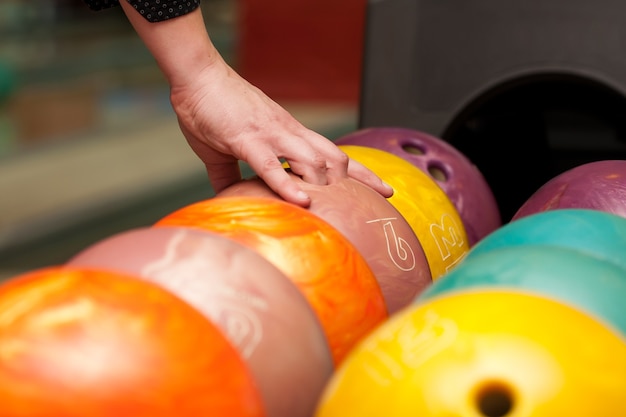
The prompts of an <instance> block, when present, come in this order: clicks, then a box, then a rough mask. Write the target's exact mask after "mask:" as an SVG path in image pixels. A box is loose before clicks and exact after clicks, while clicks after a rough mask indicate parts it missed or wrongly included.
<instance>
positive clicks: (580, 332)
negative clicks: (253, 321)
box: [315, 290, 626, 417]
mask: <svg viewBox="0 0 626 417" xmlns="http://www.w3.org/2000/svg"><path fill="white" fill-rule="evenodd" d="M625 396H626V339H623V338H622V337H621V336H619V335H618V333H615V332H613V331H611V330H610V329H609V328H608V327H606V326H605V325H603V324H602V323H601V322H599V321H596V320H594V319H593V318H592V317H591V316H588V315H585V314H584V313H582V312H581V311H579V310H577V309H574V308H572V307H569V306H567V305H565V304H561V303H558V302H556V301H554V300H552V299H549V298H544V297H540V296H537V295H532V294H529V293H521V292H520V293H515V292H505V291H495V290H493V291H492V290H490V291H481V292H466V293H462V294H461V293H457V294H455V295H447V296H442V297H439V298H435V299H432V300H431V301H429V302H427V303H423V304H420V305H414V306H410V307H407V308H406V309H404V310H402V311H401V312H400V313H397V314H396V315H395V316H393V317H392V318H391V319H389V320H388V321H387V322H385V323H384V324H383V325H381V326H380V327H378V328H377V329H376V330H374V331H373V332H372V333H370V335H368V336H367V337H366V338H365V339H363V340H362V341H361V343H359V344H358V346H357V347H355V349H354V350H353V351H352V352H351V353H350V355H348V357H347V358H346V360H345V361H344V362H343V364H342V366H341V367H340V368H339V369H338V370H337V372H336V373H335V375H333V377H332V378H331V380H330V381H329V384H328V385H327V387H326V389H325V391H324V393H323V395H322V398H321V400H320V402H319V405H318V409H317V412H316V414H315V417H345V416H350V417H380V416H386V417H418V416H419V417H429V416H432V417H435V416H436V417H444V416H445V417H452V416H455V417H505V416H506V417H555V416H594V417H609V416H626V397H625Z"/></svg>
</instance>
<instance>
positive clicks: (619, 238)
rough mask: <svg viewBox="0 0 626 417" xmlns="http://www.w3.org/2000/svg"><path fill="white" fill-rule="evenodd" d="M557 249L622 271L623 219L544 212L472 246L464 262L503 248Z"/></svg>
mask: <svg viewBox="0 0 626 417" xmlns="http://www.w3.org/2000/svg"><path fill="white" fill-rule="evenodd" d="M536 245H544V246H558V247H563V248H570V249H574V250H577V251H580V252H581V253H583V254H585V255H591V256H595V257H597V258H600V259H603V260H605V261H608V262H612V263H614V264H617V265H619V266H621V267H622V268H624V269H625V270H626V256H624V254H626V218H624V217H621V216H618V215H617V214H612V213H607V212H604V211H598V210H591V209H560V210H548V211H544V212H539V213H535V214H531V215H528V216H525V217H523V218H520V219H517V220H515V221H512V222H509V223H507V224H505V225H504V226H502V227H500V228H499V229H498V230H496V231H494V232H493V233H491V234H490V235H489V236H487V237H485V238H484V239H483V240H482V241H480V242H479V243H478V244H477V245H475V246H474V247H473V248H472V249H471V250H470V251H469V253H468V254H467V256H466V257H465V259H469V258H472V257H474V256H477V255H480V254H482V253H485V252H490V251H492V250H495V249H499V248H504V247H518V246H536Z"/></svg>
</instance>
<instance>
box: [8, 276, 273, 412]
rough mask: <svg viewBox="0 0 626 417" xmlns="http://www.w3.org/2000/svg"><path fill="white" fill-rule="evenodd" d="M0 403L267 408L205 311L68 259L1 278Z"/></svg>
mask: <svg viewBox="0 0 626 417" xmlns="http://www.w3.org/2000/svg"><path fill="white" fill-rule="evenodd" d="M0 404H1V406H0V410H1V411H0V414H1V415H3V416H11V417H60V416H63V417H111V416H115V417H137V416H150V417H166V416H167V417H171V416H175V415H180V416H186V417H205V416H241V417H260V416H264V415H265V411H264V409H263V405H262V400H261V397H260V394H259V392H258V390H257V387H256V386H255V384H254V382H253V378H252V376H251V375H250V374H249V371H248V369H247V368H246V366H245V363H244V362H243V360H242V359H241V357H240V355H239V353H238V352H237V351H236V350H235V348H234V347H233V346H232V345H231V344H230V343H229V342H228V341H227V340H226V338H225V337H224V336H223V335H222V333H221V332H220V331H219V330H218V329H217V327H215V326H214V325H213V324H212V323H211V322H210V321H209V320H207V319H206V318H205V317H204V316H203V315H202V314H201V313H200V312H199V311H197V310H196V309H194V308H193V307H191V306H190V305H189V304H187V303H186V302H184V301H183V300H182V299H180V298H178V297H176V296H175V295H173V294H172V293H170V292H168V291H166V290H164V289H162V288H160V287H158V286H156V285H154V284H150V283H148V282H145V281H142V280H139V279H135V278H132V277H130V276H127V275H122V274H117V273H112V272H105V271H98V270H90V269H79V268H71V267H50V268H43V269H39V270H35V271H32V272H28V273H25V274H22V275H19V276H16V277H14V278H12V279H10V280H8V281H5V282H4V283H3V284H2V285H0Z"/></svg>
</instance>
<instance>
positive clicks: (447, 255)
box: [339, 145, 470, 280]
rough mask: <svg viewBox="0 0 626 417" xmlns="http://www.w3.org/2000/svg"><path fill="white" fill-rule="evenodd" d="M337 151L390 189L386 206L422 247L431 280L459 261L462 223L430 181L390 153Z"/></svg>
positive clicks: (464, 245) (463, 249) (465, 246)
mask: <svg viewBox="0 0 626 417" xmlns="http://www.w3.org/2000/svg"><path fill="white" fill-rule="evenodd" d="M339 148H340V149H341V150H343V151H344V152H345V153H346V154H347V155H348V156H349V157H350V158H351V159H353V160H355V161H357V162H359V163H361V164H362V165H365V166H366V167H367V168H369V169H370V170H372V171H373V172H374V173H375V174H376V175H378V176H379V177H380V178H382V179H383V181H385V182H386V183H387V184H389V185H391V186H392V187H393V189H394V194H393V195H392V196H391V197H390V198H389V202H390V203H391V204H392V205H393V206H394V207H395V208H396V209H397V210H398V211H399V212H400V214H402V216H403V217H404V218H405V220H406V221H407V222H408V223H409V225H410V226H411V228H412V229H413V231H414V232H415V235H416V236H417V238H418V239H419V241H420V243H421V244H422V248H423V250H424V254H425V255H426V260H427V261H428V265H429V266H430V272H431V275H432V279H433V280H436V279H437V278H439V277H440V276H441V275H443V274H445V273H446V272H447V271H448V270H450V269H451V268H453V267H454V266H456V265H457V264H458V263H459V262H460V261H461V260H462V259H463V257H464V256H465V254H467V252H468V251H469V248H470V246H469V241H468V238H467V234H466V231H465V226H464V225H463V220H462V219H461V216H460V215H459V212H458V211H457V209H456V207H455V205H454V204H453V203H452V201H451V200H450V199H449V198H448V196H447V195H446V193H445V192H444V191H443V189H441V187H439V185H438V184H437V183H436V182H435V181H434V180H433V179H432V178H431V177H429V176H428V175H427V174H426V173H424V172H423V171H422V170H420V169H419V168H418V167H416V166H414V165H413V164H411V163H410V162H408V161H406V160H404V159H402V158H401V157H399V156H397V155H394V154H392V153H390V152H386V151H382V150H380V149H376V148H370V147H366V146H357V145H340V146H339Z"/></svg>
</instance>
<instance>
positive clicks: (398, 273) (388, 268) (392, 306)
mask: <svg viewBox="0 0 626 417" xmlns="http://www.w3.org/2000/svg"><path fill="white" fill-rule="evenodd" d="M290 175H291V177H292V180H293V181H295V182H296V183H298V185H300V187H302V189H303V190H304V191H306V192H307V193H308V195H309V196H310V197H311V205H310V206H309V207H308V210H309V211H310V212H311V213H313V214H315V215H317V216H319V217H321V218H322V219H323V220H325V221H326V222H328V223H329V224H330V225H331V226H334V227H335V228H336V229H337V230H339V231H340V232H341V233H342V234H343V235H344V236H345V237H346V238H347V239H348V240H349V241H350V242H351V243H352V244H353V245H354V246H355V247H356V248H357V250H358V251H359V253H361V255H362V256H363V257H364V258H365V260H366V261H367V263H368V265H369V266H370V268H371V269H372V271H373V272H374V275H375V276H376V279H377V280H378V284H379V285H380V288H381V291H382V293H383V296H384V297H385V302H386V304H387V310H388V312H389V314H393V313H395V312H396V311H398V310H399V309H401V308H403V307H405V306H406V305H408V304H410V303H411V301H412V300H413V299H414V298H415V297H416V296H417V294H419V293H420V292H421V291H422V290H423V289H424V288H426V286H428V285H429V284H430V283H431V282H432V281H431V278H430V268H429V266H428V261H427V260H426V256H425V254H424V251H423V250H422V247H421V245H420V243H419V241H418V240H417V236H415V233H414V232H413V229H411V226H410V225H409V224H408V223H407V221H406V220H405V219H404V217H403V216H402V215H401V214H400V213H399V212H398V210H397V209H396V208H395V207H394V206H393V205H392V204H391V203H389V202H388V201H387V199H385V198H384V197H383V196H381V195H380V194H379V193H377V192H376V191H374V190H372V189H371V188H369V187H367V186H366V185H364V184H362V183H360V182H358V181H356V180H354V179H350V178H346V179H343V180H341V181H338V182H336V183H334V184H329V185H316V184H310V183H308V182H306V181H303V180H302V179H300V177H298V176H297V175H295V174H291V173H290ZM228 196H257V197H262V196H268V197H274V198H280V197H279V196H278V195H277V194H275V193H274V192H273V191H272V190H271V188H269V187H268V186H267V184H266V183H265V182H264V181H263V180H262V179H260V178H258V177H253V178H249V179H245V180H242V181H239V182H238V183H235V184H233V185H231V186H230V187H228V188H226V189H224V190H223V191H221V192H219V193H217V195H216V197H218V198H219V197H228Z"/></svg>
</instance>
